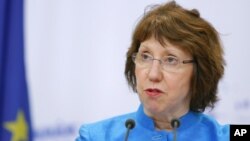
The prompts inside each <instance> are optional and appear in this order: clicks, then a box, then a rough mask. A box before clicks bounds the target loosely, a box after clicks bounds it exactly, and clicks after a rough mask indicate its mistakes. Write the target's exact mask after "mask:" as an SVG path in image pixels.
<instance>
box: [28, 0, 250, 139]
mask: <svg viewBox="0 0 250 141" xmlns="http://www.w3.org/2000/svg"><path fill="white" fill-rule="evenodd" d="M176 1H177V3H179V4H180V5H182V6H183V7H185V8H188V9H193V8H196V9H198V10H199V12H200V15H201V17H203V18H205V19H206V20H208V21H209V22H210V23H211V24H212V25H214V27H215V28H216V29H217V30H218V31H219V33H220V35H221V39H222V42H223V45H224V50H225V60H226V62H227V66H226V69H225V75H224V78H223V80H222V81H221V82H220V86H219V97H220V101H219V102H218V103H217V105H216V107H215V108H214V109H213V110H208V111H206V112H207V113H208V114H211V115H213V116H214V117H216V118H217V119H218V120H219V122H220V123H222V124H224V123H231V124H249V123H250V95H249V92H250V85H249V80H250V75H249V72H250V61H249V52H250V48H249V41H250V36H249V33H250V28H249V25H250V18H249V13H250V9H249V7H250V1H248V0H239V1H236V0H231V1H227V0H220V1H217V0H188V1H187V0H176ZM163 2H166V1H165V0H143V1H142V0H136V1H135V0H126V1H122V0H92V1H89V0H24V4H25V5H24V18H25V20H24V23H25V24H24V34H25V36H24V37H25V38H24V39H25V45H24V46H25V65H26V76H27V84H28V93H29V99H30V111H31V119H32V123H33V129H34V137H35V141H69V140H74V139H75V138H76V136H77V135H78V129H79V127H80V125H82V124H83V123H89V122H95V121H97V120H101V119H105V118H109V117H112V116H115V115H119V114H124V113H127V112H133V111H135V110H137V108H138V104H139V100H138V98H137V95H136V94H135V93H133V92H132V90H131V89H130V88H129V87H128V85H127V82H126V80H125V77H124V66H125V56H126V51H127V50H128V47H129V45H130V41H131V35H132V31H133V29H134V28H135V25H136V23H137V22H138V20H139V19H140V17H141V16H142V14H143V13H144V10H145V8H146V7H147V6H148V5H152V4H159V3H163Z"/></svg>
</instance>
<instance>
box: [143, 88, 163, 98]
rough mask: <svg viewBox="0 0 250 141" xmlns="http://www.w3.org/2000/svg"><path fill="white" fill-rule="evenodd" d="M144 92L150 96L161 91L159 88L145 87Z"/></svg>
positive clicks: (157, 94)
mask: <svg viewBox="0 0 250 141" xmlns="http://www.w3.org/2000/svg"><path fill="white" fill-rule="evenodd" d="M145 92H146V94H147V95H148V96H150V97H157V96H159V95H161V94H162V93H163V92H162V91H161V90H160V89H151V88H150V89H146V90H145Z"/></svg>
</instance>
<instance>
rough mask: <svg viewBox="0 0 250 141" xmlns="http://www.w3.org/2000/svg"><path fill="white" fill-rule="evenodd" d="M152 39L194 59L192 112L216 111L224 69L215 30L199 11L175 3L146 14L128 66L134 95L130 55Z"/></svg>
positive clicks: (135, 34) (130, 49) (133, 72)
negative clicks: (208, 109) (188, 54)
mask: <svg viewBox="0 0 250 141" xmlns="http://www.w3.org/2000/svg"><path fill="white" fill-rule="evenodd" d="M151 36H154V37H155V38H156V40H158V41H159V42H160V43H161V44H164V39H166V40H168V41H169V42H170V43H171V44H174V45H177V46H179V47H181V48H182V49H183V50H184V51H187V52H188V53H190V54H191V55H192V57H193V58H194V60H195V64H194V72H193V73H194V74H193V78H192V80H191V86H190V87H191V88H190V94H191V103H190V110H192V111H195V112H203V111H204V110H205V108H206V107H212V108H213V107H214V104H215V102H216V101H217V100H218V96H217V89H218V83H219V80H220V79H221V78H222V76H223V74H224V66H225V61H224V59H223V48H222V45H221V43H220V38H219V35H218V32H217V31H216V29H215V28H214V27H213V26H212V25H211V24H210V23H209V22H208V21H206V20H205V19H203V18H201V17H200V14H199V12H198V10H196V9H193V10H187V9H184V8H183V7H181V6H180V5H178V4H177V3H176V2H174V1H171V2H168V3H165V4H162V5H156V6H153V7H152V8H151V10H149V11H147V12H145V14H144V15H143V17H142V18H141V20H140V21H139V23H138V24H137V26H136V28H135V30H134V33H133V36H132V42H131V45H130V48H129V50H128V52H127V60H126V66H125V76H126V79H127V82H128V84H129V86H131V87H132V89H133V91H135V92H136V76H135V64H134V63H133V61H132V58H131V56H132V54H133V53H135V52H138V49H139V47H140V44H141V42H143V41H145V40H147V39H148V38H150V37H151Z"/></svg>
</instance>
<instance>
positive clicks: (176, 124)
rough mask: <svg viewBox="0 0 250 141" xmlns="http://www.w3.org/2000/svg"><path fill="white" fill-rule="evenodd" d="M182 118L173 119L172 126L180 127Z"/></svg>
mask: <svg viewBox="0 0 250 141" xmlns="http://www.w3.org/2000/svg"><path fill="white" fill-rule="evenodd" d="M180 124H181V123H180V120H178V119H172V120H171V126H172V128H175V129H176V128H178V127H179V126H180Z"/></svg>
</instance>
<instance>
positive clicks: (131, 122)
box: [125, 119, 135, 129]
mask: <svg viewBox="0 0 250 141" xmlns="http://www.w3.org/2000/svg"><path fill="white" fill-rule="evenodd" d="M125 126H126V128H128V129H133V128H134V127H135V121H134V120H133V119H127V120H126V122H125Z"/></svg>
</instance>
